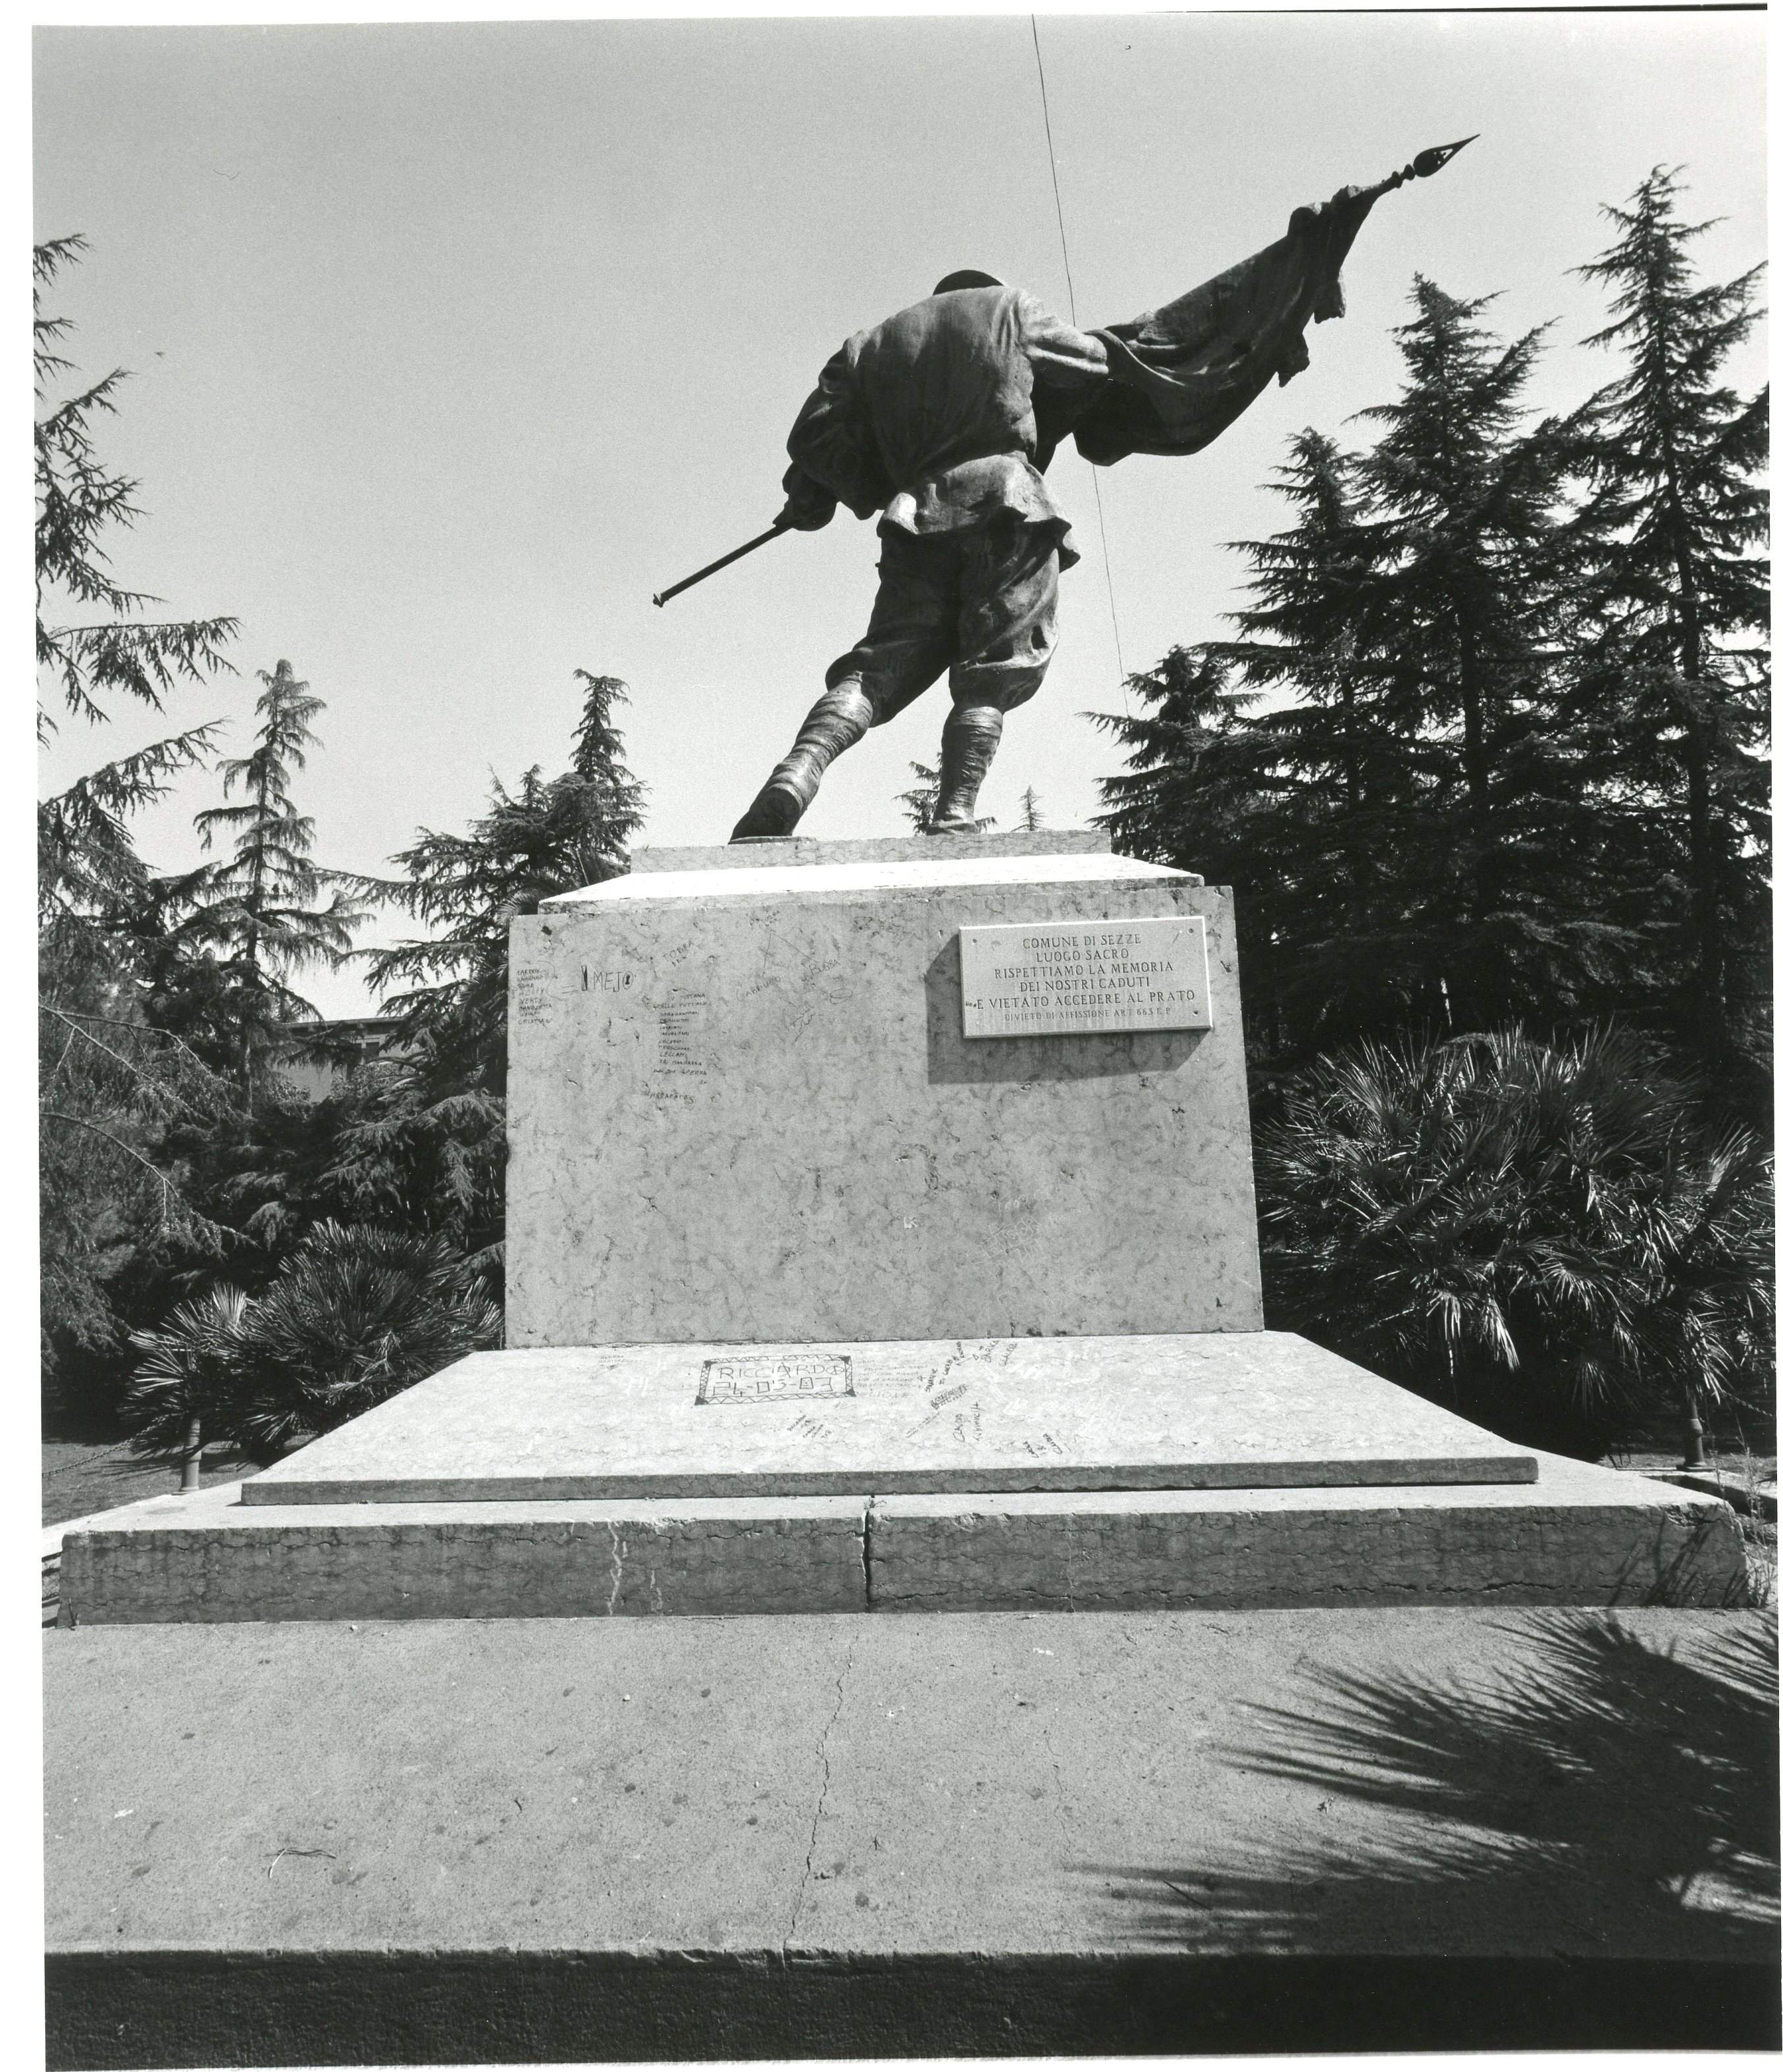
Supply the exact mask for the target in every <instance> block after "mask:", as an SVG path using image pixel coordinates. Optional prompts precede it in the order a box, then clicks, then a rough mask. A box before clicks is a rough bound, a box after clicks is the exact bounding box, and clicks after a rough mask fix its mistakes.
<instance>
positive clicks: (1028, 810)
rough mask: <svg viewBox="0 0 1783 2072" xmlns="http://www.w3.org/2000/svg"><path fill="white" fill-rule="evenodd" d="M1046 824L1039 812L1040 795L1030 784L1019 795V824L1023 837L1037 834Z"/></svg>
mask: <svg viewBox="0 0 1783 2072" xmlns="http://www.w3.org/2000/svg"><path fill="white" fill-rule="evenodd" d="M1019 825H1020V827H1021V832H1022V833H1023V834H1025V835H1034V834H1038V833H1039V832H1040V830H1041V828H1043V827H1045V826H1046V818H1045V816H1044V815H1043V814H1042V813H1041V810H1040V794H1039V793H1038V792H1037V791H1036V790H1035V789H1034V787H1033V785H1032V784H1030V785H1029V787H1028V788H1027V790H1026V791H1024V792H1023V793H1022V795H1021V820H1020V823H1019Z"/></svg>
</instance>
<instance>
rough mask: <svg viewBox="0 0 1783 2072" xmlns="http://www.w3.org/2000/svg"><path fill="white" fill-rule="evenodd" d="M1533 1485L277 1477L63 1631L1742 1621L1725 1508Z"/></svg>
mask: <svg viewBox="0 0 1783 2072" xmlns="http://www.w3.org/2000/svg"><path fill="white" fill-rule="evenodd" d="M1536 1458H1537V1460H1538V1461H1539V1466H1540V1470H1541V1479H1540V1480H1539V1482H1534V1483H1528V1482H1523V1483H1516V1482H1503V1483H1478V1482H1476V1483H1456V1484H1450V1485H1448V1486H1444V1485H1425V1486H1412V1487H1404V1486H1399V1487H1391V1486H1380V1487H1374V1488H1367V1487H1356V1488H1348V1489H1276V1490H1242V1491H1232V1490H1153V1491H1132V1490H1129V1491H1100V1492H1096V1491H1091V1492H1082V1493H1066V1494H1019V1493H1017V1494H931V1495H914V1496H898V1495H889V1496H879V1497H869V1498H849V1497H808V1496H807V1497H799V1496H792V1497H779V1498H765V1497H729V1498H713V1497H705V1498H701V1497H683V1498H663V1499H659V1500H656V1501H655V1502H639V1501H630V1502H616V1501H615V1502H606V1503H592V1502H590V1503H569V1502H557V1503H512V1502H505V1503H496V1502H487V1503H423V1502H405V1503H351V1504H328V1503H293V1504H287V1505H273V1504H269V1503H244V1502H242V1501H240V1498H244V1497H246V1496H247V1495H248V1494H249V1493H251V1492H252V1491H253V1490H256V1489H258V1488H263V1487H264V1486H265V1480H266V1479H267V1478H257V1480H256V1481H253V1482H248V1483H245V1484H243V1485H239V1486H235V1487H233V1488H231V1487H225V1488H224V1489H222V1490H218V1491H214V1492H212V1491H207V1492H204V1493H203V1494H199V1495H198V1496H196V1497H165V1498H152V1499H150V1500H149V1501H148V1502H146V1503H140V1504H135V1505H132V1506H130V1507H127V1509H125V1510H124V1511H120V1512H118V1513H116V1514H114V1515H113V1518H112V1519H111V1520H110V1521H109V1523H107V1522H105V1521H102V1520H94V1521H90V1522H89V1523H88V1526H87V1527H86V1529H84V1530H83V1531H72V1532H70V1533H69V1534H68V1535H67V1536H66V1539H65V1540H64V1552H63V1562H62V1579H61V1589H62V1597H61V1609H60V1617H61V1618H62V1619H63V1620H64V1622H78V1623H80V1624H104V1623H113V1622H150V1623H167V1622H188V1621H196V1622H228V1621H239V1620H280V1621H284V1620H308V1621H314V1620H328V1619H366V1618H395V1619H417V1618H421V1619H425V1618H560V1617H569V1616H577V1617H589V1618H606V1617H608V1616H631V1615H635V1614H642V1615H655V1614H668V1615H671V1616H674V1615H680V1616H695V1617H699V1616H708V1617H709V1616H711V1615H713V1614H738V1613H770V1612H771V1613H794V1612H802V1613H832V1614H833V1613H848V1612H852V1613H859V1612H951V1611H966V1610H974V1609H992V1608H1005V1607H1007V1608H1018V1609H1049V1610H1052V1609H1056V1610H1062V1611H1071V1610H1074V1611H1083V1612H1094V1611H1102V1612H1127V1611H1131V1610H1134V1609H1160V1608H1166V1607H1204V1608H1205V1607H1214V1606H1227V1607H1255V1606H1302V1605H1358V1604H1375V1605H1415V1604H1428V1605H1443V1604H1447V1605H1506V1604H1527V1605H1568V1604H1570V1605H1641V1604H1648V1603H1664V1604H1686V1605H1724V1604H1729V1603H1739V1602H1741V1601H1744V1599H1743V1592H1744V1554H1743V1552H1742V1548H1741V1543H1740V1535H1739V1532H1738V1529H1737V1527H1736V1523H1735V1520H1734V1518H1733V1515H1732V1512H1731V1511H1729V1510H1728V1507H1727V1506H1726V1505H1725V1504H1723V1503H1719V1502H1718V1501H1717V1500H1716V1499H1715V1498H1711V1497H1705V1496H1699V1495H1697V1494H1693V1493H1692V1492H1690V1491H1687V1490H1676V1489H1672V1488H1670V1487H1668V1486H1666V1485H1665V1484H1663V1483H1658V1482H1646V1481H1644V1480H1643V1479H1642V1478H1640V1477H1637V1476H1633V1475H1626V1474H1618V1473H1617V1472H1616V1471H1615V1470H1612V1469H1608V1468H1594V1467H1590V1466H1586V1465H1585V1464H1584V1463H1582V1462H1580V1461H1568V1460H1564V1459H1562V1458H1560V1457H1558V1456H1555V1455H1549V1454H1541V1455H1538V1456H1537V1457H1536Z"/></svg>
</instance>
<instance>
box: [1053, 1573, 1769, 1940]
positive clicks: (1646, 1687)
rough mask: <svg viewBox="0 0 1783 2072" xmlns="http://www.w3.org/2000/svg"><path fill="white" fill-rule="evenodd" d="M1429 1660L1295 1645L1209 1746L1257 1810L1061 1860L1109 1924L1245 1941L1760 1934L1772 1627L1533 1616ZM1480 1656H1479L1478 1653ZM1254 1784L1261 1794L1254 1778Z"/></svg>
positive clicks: (1129, 1931)
mask: <svg viewBox="0 0 1783 2072" xmlns="http://www.w3.org/2000/svg"><path fill="white" fill-rule="evenodd" d="M1489 1633H1490V1634H1491V1636H1492V1645H1491V1648H1490V1657H1491V1659H1489V1660H1485V1659H1482V1661H1481V1664H1480V1666H1479V1667H1477V1668H1474V1669H1469V1670H1466V1671H1459V1672H1455V1673H1452V1674H1450V1675H1446V1676H1444V1677H1442V1678H1440V1679H1439V1678H1433V1677H1430V1676H1428V1675H1420V1674H1419V1672H1418V1671H1415V1669H1413V1668H1411V1667H1400V1668H1395V1669H1391V1670H1388V1671H1374V1672H1364V1671H1354V1670H1347V1669H1342V1668H1336V1667H1331V1666H1329V1665H1328V1664H1324V1663H1304V1664H1303V1665H1301V1667H1300V1669H1299V1670H1298V1671H1297V1672H1296V1675H1297V1688H1296V1690H1295V1691H1294V1692H1293V1694H1292V1696H1293V1698H1294V1702H1292V1703H1291V1704H1282V1703H1276V1704H1255V1705H1252V1706H1250V1707H1248V1708H1247V1712H1248V1714H1249V1718H1250V1721H1251V1724H1252V1725H1253V1728H1254V1731H1253V1732H1252V1733H1250V1734H1249V1735H1247V1737H1246V1738H1245V1740H1244V1741H1242V1742H1240V1743H1236V1744H1231V1743H1229V1744H1227V1745H1224V1746H1222V1747H1221V1748H1220V1749H1218V1752H1217V1753H1218V1757H1219V1759H1220V1760H1221V1762H1222V1763H1223V1764H1224V1765H1225V1766H1226V1767H1228V1768H1229V1769H1233V1770H1240V1771H1243V1772H1247V1773H1248V1774H1251V1776H1252V1777H1253V1778H1256V1779H1257V1780H1259V1783H1258V1785H1257V1786H1253V1787H1250V1788H1248V1789H1247V1803H1250V1802H1251V1801H1252V1800H1255V1802H1256V1803H1257V1804H1258V1807H1259V1816H1258V1819H1257V1820H1256V1823H1255V1826H1254V1827H1253V1830H1252V1832H1251V1835H1250V1836H1246V1835H1244V1834H1243V1833H1235V1836H1234V1838H1233V1840H1232V1842H1231V1843H1230V1844H1229V1845H1226V1846H1224V1847H1222V1848H1220V1849H1218V1850H1214V1851H1210V1852H1203V1854H1202V1856H1201V1858H1200V1860H1198V1861H1195V1862H1193V1863H1187V1864H1156V1863H1153V1864H1124V1865H1112V1864H1099V1865H1087V1864H1086V1865H1080V1866H1079V1867H1078V1868H1079V1869H1080V1870H1081V1871H1083V1872H1084V1873H1087V1874H1091V1875H1094V1876H1095V1877H1098V1878H1099V1880H1100V1881H1102V1882H1103V1885H1104V1890H1105V1897H1106V1900H1107V1903H1108V1904H1109V1905H1111V1906H1113V1907H1114V1908H1115V1909H1116V1910H1117V1911H1118V1914H1119V1919H1120V1929H1121V1932H1122V1934H1124V1936H1125V1937H1127V1938H1131V1937H1132V1936H1133V1935H1134V1934H1135V1933H1136V1932H1137V1934H1138V1935H1139V1936H1140V1938H1141V1939H1142V1940H1143V1941H1145V1942H1152V1943H1154V1944H1156V1946H1159V1947H1174V1948H1177V1949H1181V1948H1184V1947H1189V1948H1202V1949H1206V1950H1210V1951H1211V1950H1214V1949H1225V1950H1228V1951H1239V1950H1245V1951H1259V1952H1265V1951H1273V1952H1278V1953H1279V1952H1286V1951H1304V1952H1331V1953H1337V1952H1349V1951H1363V1950H1371V1951H1382V1950H1391V1951H1428V1952H1444V1951H1448V1952H1454V1951H1470V1950H1481V1951H1487V1950H1504V1949H1514V1950H1521V1951H1546V1952H1551V1953H1554V1954H1561V1953H1568V1954H1578V1955H1591V1954H1592V1953H1594V1952H1597V1951H1601V1952H1603V1953H1604V1954H1614V1955H1630V1954H1636V1953H1639V1952H1644V1951H1650V1952H1651V1953H1652V1955H1654V1956H1656V1957H1657V1956H1663V1957H1668V1958H1692V1957H1701V1958H1715V1959H1732V1960H1735V1961H1745V1962H1763V1961H1766V1960H1767V1959H1769V1957H1770V1956H1771V1955H1773V1954H1774V1952H1775V1949H1776V1942H1777V1935H1776V1927H1775V1923H1776V1919H1777V1817H1778V1813H1777V1639H1776V1629H1775V1626H1774V1624H1773V1622H1772V1621H1771V1620H1770V1619H1769V1618H1765V1617H1764V1616H1763V1615H1760V1614H1721V1615H1719V1618H1716V1619H1715V1620H1714V1621H1713V1622H1712V1626H1711V1630H1705V1628H1704V1626H1703V1624H1701V1623H1699V1624H1696V1625H1695V1626H1692V1628H1691V1630H1689V1631H1688V1632H1687V1633H1686V1634H1683V1635H1682V1636H1680V1637H1678V1638H1675V1639H1674V1640H1672V1641H1670V1642H1667V1643H1666V1644H1659V1643H1656V1642H1654V1641H1652V1640H1650V1639H1649V1638H1646V1637H1645V1636H1644V1635H1642V1634H1639V1633H1637V1632H1635V1631H1633V1630H1629V1628H1627V1627H1625V1626H1622V1625H1621V1624H1619V1623H1618V1622H1615V1621H1614V1620H1608V1621H1606V1620H1603V1619H1601V1618H1596V1619H1590V1620H1584V1619H1578V1618H1571V1617H1569V1616H1568V1615H1567V1614H1538V1615H1535V1616H1533V1617H1531V1618H1529V1619H1527V1620H1523V1621H1518V1622H1515V1623H1514V1624H1510V1625H1498V1626H1493V1627H1492V1628H1490V1629H1489ZM1483 1652H1484V1651H1482V1653H1483ZM1263 1780H1269V1781H1272V1782H1273V1783H1274V1784H1275V1785H1276V1786H1279V1787H1281V1788H1280V1789H1279V1790H1276V1791H1275V1792H1273V1793H1272V1792H1271V1790H1270V1789H1269V1786H1268V1784H1267V1783H1264V1782H1262V1781H1263Z"/></svg>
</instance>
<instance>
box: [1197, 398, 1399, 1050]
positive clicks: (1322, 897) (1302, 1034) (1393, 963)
mask: <svg viewBox="0 0 1783 2072" xmlns="http://www.w3.org/2000/svg"><path fill="white" fill-rule="evenodd" d="M1361 465H1362V464H1361V463H1359V462H1358V460H1357V459H1356V458H1354V456H1352V455H1350V454H1345V453H1342V452H1341V451H1340V450H1339V449H1338V448H1337V446H1336V445H1335V443H1334V442H1333V441H1332V440H1330V439H1329V438H1326V437H1325V436H1324V435H1323V434H1320V433H1317V432H1315V431H1311V430H1308V431H1305V432H1303V433H1302V434H1300V436H1299V437H1298V438H1296V439H1295V440H1294V441H1293V442H1292V444H1291V446H1290V449H1289V455H1288V464H1287V466H1286V467H1284V468H1283V469H1282V470H1281V471H1280V472H1279V474H1278V475H1277V477H1276V483H1275V484H1274V487H1275V488H1276V491H1278V493H1279V494H1280V495H1283V496H1284V498H1286V500H1288V503H1289V504H1290V505H1291V506H1292V509H1293V513H1294V522H1293V524H1292V525H1291V526H1290V527H1289V528H1288V530H1287V531H1285V532H1280V533H1277V534H1276V535H1275V536H1274V537H1272V538H1270V539H1267V540H1253V541H1243V542H1240V543H1239V546H1240V548H1241V549H1242V551H1243V553H1246V555H1247V557H1249V560H1250V562H1251V580H1250V585H1249V588H1250V591H1251V597H1252V598H1253V599H1254V600H1255V601H1254V602H1252V603H1251V605H1250V606H1247V607H1246V608H1245V609H1244V610H1243V611H1239V612H1236V613H1235V614H1233V618H1234V620H1235V623H1236V624H1237V626H1238V627H1239V635H1240V637H1239V639H1235V640H1231V641H1223V642H1215V643H1210V646H1209V648H1208V650H1207V652H1208V654H1209V655H1210V657H1212V658H1217V659H1218V660H1219V661H1220V662H1221V663H1222V664H1225V665H1226V666H1227V667H1229V668H1233V669H1235V671H1236V672H1237V678H1238V680H1239V682H1240V683H1241V684H1243V685H1245V686H1246V687H1247V689H1249V690H1250V692H1251V693H1252V695H1251V697H1249V698H1248V699H1247V704H1248V705H1257V704H1259V703H1260V702H1261V701H1262V700H1263V698H1265V697H1272V696H1277V697H1279V694H1280V693H1282V692H1284V691H1286V692H1288V693H1290V694H1291V698H1292V701H1291V702H1288V703H1285V704H1284V703H1277V704H1276V705H1274V707H1273V709H1269V710H1267V711H1263V712H1259V713H1256V714H1255V716H1254V717H1252V718H1251V721H1250V722H1249V726H1248V730H1247V774H1246V782H1247V785H1248V786H1249V787H1250V789H1251V795H1252V805H1251V825H1250V827H1249V828H1248V829H1247V839H1248V841H1249V842H1250V843H1251V845H1253V846H1254V848H1255V853H1256V859H1257V861H1256V862H1255V863H1252V864H1251V865H1249V866H1248V867H1247V870H1246V873H1245V875H1246V876H1247V878H1255V877H1256V876H1258V875H1259V874H1260V875H1261V876H1262V877H1263V879H1264V882H1263V884H1261V885H1256V886H1252V887H1251V890H1250V898H1249V901H1248V902H1247V903H1248V904H1249V905H1250V906H1251V910H1252V919H1251V923H1250V924H1249V925H1248V926H1247V924H1246V923H1243V921H1241V924H1240V925H1241V927H1243V928H1244V931H1245V932H1244V940H1245V943H1246V945H1247V957H1248V958H1249V960H1250V975H1251V980H1252V989H1253V991H1254V992H1255V994H1256V996H1257V1005H1258V1008H1259V1010H1262V1011H1264V1012H1266V1013H1271V1014H1272V1015H1273V1016H1274V1017H1276V1022H1275V1026H1276V1032H1277V1036H1278V1042H1277V1045H1276V1047H1278V1048H1280V1047H1284V1046H1285V1047H1286V1048H1287V1049H1288V1050H1304V1049H1306V1048H1309V1047H1313V1046H1317V1045H1321V1044H1324V1043H1329V1042H1333V1041H1336V1040H1338V1039H1339V1038H1342V1037H1344V1036H1347V1035H1351V1034H1356V1033H1358V1032H1359V1031H1361V1030H1367V1029H1370V1028H1374V1027H1378V1026H1380V1023H1381V1021H1382V1017H1391V1018H1392V1019H1394V1020H1395V1021H1404V1020H1414V1021H1415V1020H1419V1019H1428V1018H1430V1017H1432V1015H1433V1013H1435V1012H1436V1010H1437V1008H1438V1006H1439V1005H1440V978H1439V977H1438V976H1437V975H1436V974H1434V973H1433V972H1432V968H1431V960H1430V956H1429V954H1428V944H1427V943H1425V941H1424V939H1423V937H1422V935H1421V933H1420V932H1419V931H1415V930H1414V929H1411V928H1409V927H1407V919H1408V908H1409V907H1410V906H1411V905H1412V903H1413V902H1415V898H1416V896H1417V895H1416V892H1415V888H1414V886H1413V885H1412V884H1411V883H1410V882H1408V879H1409V878H1411V875H1412V874H1411V873H1410V872H1408V870H1407V865H1408V862H1409V861H1410V859H1411V855H1412V854H1413V853H1415V830H1416V828H1417V824H1418V821H1419V817H1420V815H1421V812H1422V810H1423V806H1424V800H1425V798H1426V796H1427V793H1428V777H1427V773H1426V771H1425V769H1424V757H1423V752H1422V742H1421V740H1420V726H1419V721H1420V718H1421V712H1420V708H1419V701H1417V699H1416V697H1415V695H1411V696H1408V695H1407V692H1408V688H1409V687H1408V685H1407V680H1406V676H1405V672H1403V668H1402V667H1401V666H1400V660H1399V652H1398V648H1397V645H1396V643H1395V638H1394V620H1393V619H1392V616H1391V612H1390V611H1389V609H1388V594H1387V584H1388V582H1389V579H1390V577H1391V572H1392V568H1393V565H1394V562H1395V558H1396V557H1397V556H1398V554H1399V551H1400V542H1399V539H1398V537H1397V536H1396V534H1395V528H1394V527H1393V524H1392V523H1391V519H1390V518H1387V517H1379V516H1374V515H1373V514H1372V513H1371V512H1370V509H1369V508H1368V505H1367V504H1366V498H1365V495H1364V492H1363V491H1362V487H1361V485H1360V483H1359V479H1358V478H1359V475H1360V471H1361ZM1233 746H1236V744H1233ZM1226 759H1227V761H1228V762H1229V763H1230V760H1231V755H1230V750H1228V754H1227V758H1226ZM1264 859H1267V861H1266V862H1265V861H1263V860H1264ZM1259 865H1261V870H1260V873H1259ZM1241 911H1243V910H1242V909H1241ZM1253 947H1254V948H1255V952H1256V954H1255V955H1254V956H1253V955H1252V954H1251V952H1252V950H1253Z"/></svg>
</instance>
